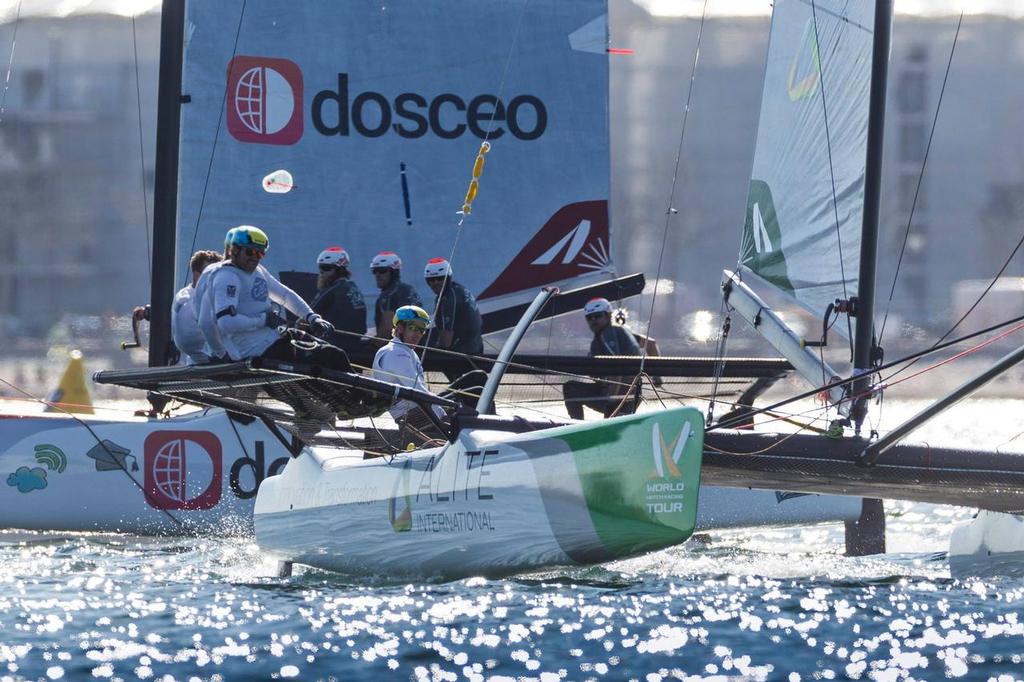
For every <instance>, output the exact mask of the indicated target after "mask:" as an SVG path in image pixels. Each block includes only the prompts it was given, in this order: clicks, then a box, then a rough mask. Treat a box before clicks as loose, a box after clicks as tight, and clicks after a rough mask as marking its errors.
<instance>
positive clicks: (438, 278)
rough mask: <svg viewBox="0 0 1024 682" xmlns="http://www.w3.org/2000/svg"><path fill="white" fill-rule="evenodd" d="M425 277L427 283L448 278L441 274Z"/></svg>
mask: <svg viewBox="0 0 1024 682" xmlns="http://www.w3.org/2000/svg"><path fill="white" fill-rule="evenodd" d="M423 279H425V280H427V283H428V284H429V283H430V282H443V281H445V280H446V279H448V278H447V277H445V276H444V275H441V276H440V277H424V278H423Z"/></svg>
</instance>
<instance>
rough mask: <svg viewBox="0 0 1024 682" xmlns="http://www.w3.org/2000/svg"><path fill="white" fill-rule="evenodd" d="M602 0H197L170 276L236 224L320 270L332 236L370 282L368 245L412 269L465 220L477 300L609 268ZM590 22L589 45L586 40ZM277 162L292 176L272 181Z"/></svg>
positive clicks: (288, 259)
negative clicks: (268, 183) (256, 229)
mask: <svg viewBox="0 0 1024 682" xmlns="http://www.w3.org/2000/svg"><path fill="white" fill-rule="evenodd" d="M243 6H244V12H243ZM606 13H607V7H606V3H605V1H604V0H533V1H531V2H528V3H524V2H522V0H515V1H512V0H508V1H496V2H486V3H473V2H463V1H456V0H432V1H431V2H420V1H419V0H400V1H398V2H389V3H354V2H337V1H335V0H318V1H309V2H301V3H293V4H291V5H288V6H287V7H285V6H283V5H281V3H279V2H271V1H270V0H249V1H248V2H247V3H243V2H241V1H240V0H218V1H217V2H189V3H188V7H187V25H186V45H185V60H184V85H183V94H184V95H186V96H187V100H186V103H184V104H183V105H182V133H181V146H180V171H179V173H180V176H179V177H180V188H179V192H180V193H179V198H178V205H179V220H178V247H177V272H178V278H179V279H181V277H182V276H183V274H184V273H185V270H186V264H187V261H188V256H189V255H190V254H191V252H192V250H193V249H198V248H213V249H217V248H219V247H220V244H222V240H223V236H224V233H225V231H226V230H227V229H228V228H230V227H231V226H234V225H237V224H241V223H251V224H255V225H259V226H261V227H263V228H265V229H266V230H267V232H268V234H269V235H270V239H271V249H270V256H269V258H268V261H267V264H268V266H270V268H271V269H272V270H273V271H285V270H298V271H307V272H308V271H313V270H315V259H316V255H317V254H318V253H319V251H320V250H321V249H322V248H324V247H326V246H329V245H340V246H343V247H344V248H345V249H346V250H348V252H349V253H350V254H351V256H352V259H353V271H354V274H355V277H356V280H357V281H359V282H360V283H361V284H362V286H363V289H364V290H366V291H373V290H374V287H373V285H372V278H371V277H370V273H369V263H370V259H371V258H372V257H373V256H374V255H375V254H376V253H378V252H379V251H383V250H389V251H396V252H398V253H399V255H400V256H401V257H402V259H403V261H404V263H405V267H406V269H407V270H408V275H407V277H406V279H408V280H409V281H411V282H412V283H413V284H414V285H415V286H419V285H420V284H421V281H420V273H421V272H422V266H423V264H424V263H425V262H426V261H427V260H428V259H429V258H432V257H435V256H443V257H445V258H447V257H449V254H450V252H451V249H452V246H453V244H454V243H455V238H456V233H457V229H461V230H462V235H461V236H460V242H459V248H458V251H456V253H455V258H454V261H453V265H454V269H455V276H456V277H457V278H458V280H459V281H461V282H462V283H463V284H465V285H467V286H468V287H469V288H470V290H472V291H474V292H475V293H477V294H478V295H480V296H481V297H482V298H488V297H500V296H502V295H505V294H511V293H514V292H517V291H522V290H525V289H535V288H537V287H539V286H542V285H544V284H547V283H550V282H555V281H564V280H566V279H573V278H578V277H580V276H586V275H590V274H594V273H600V272H603V271H607V270H608V269H609V268H610V258H609V254H610V253H611V246H610V244H609V227H608V194H609V141H608V60H607V54H606V50H605V49H604V46H605V45H606V44H607V37H606V34H607V29H606V20H605V18H604V17H605V15H606ZM595 32H596V33H600V34H601V35H600V36H599V37H600V40H599V41H598V42H601V49H600V50H596V49H594V40H585V41H582V42H581V41H580V39H579V36H580V35H585V36H590V37H591V38H593V36H594V35H596V33H595ZM236 33H237V42H236ZM492 119H493V120H492ZM488 131H489V132H488ZM485 136H486V137H487V139H488V141H489V142H490V143H491V145H492V149H491V150H490V152H489V153H488V154H487V155H486V166H485V169H484V172H483V174H482V177H481V178H480V180H479V194H478V196H477V198H476V200H475V202H474V203H473V205H472V214H471V216H469V218H468V219H467V220H466V221H465V222H464V224H463V227H462V228H457V227H456V226H457V224H458V221H459V218H460V216H458V215H456V212H457V211H459V210H460V209H461V208H462V205H463V200H464V197H465V196H466V192H467V187H468V185H469V181H470V179H471V178H472V174H473V164H474V159H475V158H476V156H477V153H478V151H479V150H480V146H481V142H482V140H483V139H484V137H485ZM278 170H285V171H287V172H288V173H290V175H291V178H292V182H291V184H290V186H289V187H288V191H287V192H285V191H276V192H268V191H265V187H264V186H263V185H264V183H263V179H264V178H265V177H267V175H268V173H273V172H275V171H278ZM559 244H561V245H562V246H561V248H555V246H556V245H559ZM423 288H424V289H425V287H423Z"/></svg>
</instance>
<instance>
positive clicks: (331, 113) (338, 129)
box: [311, 73, 548, 140]
mask: <svg viewBox="0 0 1024 682" xmlns="http://www.w3.org/2000/svg"><path fill="white" fill-rule="evenodd" d="M311 114H312V117H313V127H314V128H316V130H317V132H319V133H320V134H321V135H341V136H342V137H347V136H348V135H350V134H351V132H352V131H355V132H356V133H357V134H359V135H362V136H363V137H380V136H382V135H384V134H385V133H387V132H388V131H389V130H392V131H394V132H395V133H397V134H398V135H399V136H401V137H405V138H417V137H423V136H424V135H426V134H427V132H431V133H433V134H434V135H437V136H438V137H440V138H442V139H445V140H454V139H455V138H458V137H462V136H463V135H464V134H465V133H466V131H467V130H468V131H469V132H470V133H471V134H472V135H475V136H476V137H478V138H480V139H484V137H487V138H488V139H491V140H496V139H498V138H500V137H501V136H503V135H504V134H505V128H503V127H501V126H498V127H496V128H494V129H493V130H491V133H490V135H488V134H487V131H486V130H485V128H484V126H485V125H486V124H488V123H489V122H491V121H492V120H493V121H494V122H495V123H501V122H502V121H504V123H505V125H506V126H507V128H508V132H509V133H511V134H512V136H513V137H516V138H519V139H520V140H536V139H537V138H538V137H540V136H541V135H543V134H544V131H545V130H546V129H547V126H548V112H547V108H546V107H545V106H544V103H543V102H542V101H541V100H540V99H539V98H537V97H534V96H533V95H518V96H516V97H513V98H512V99H510V100H509V101H508V104H505V102H503V101H502V100H500V99H498V98H497V97H496V96H494V95H486V94H485V95H477V96H475V97H473V98H472V99H470V100H469V102H468V103H467V102H466V100H465V99H463V98H462V97H459V96H458V95H456V94H454V93H450V92H442V93H440V94H438V95H436V96H435V97H433V99H430V100H428V99H427V98H426V97H424V96H423V95H420V94H417V93H415V92H403V93H401V94H398V95H396V96H395V99H394V101H393V102H392V101H390V100H389V99H388V98H387V96H385V95H384V94H382V93H379V92H373V91H372V90H368V91H366V92H361V93H359V94H358V95H356V96H355V97H352V98H351V100H350V97H349V83H348V74H347V73H339V74H338V86H337V89H336V90H321V91H320V92H318V93H316V95H315V96H314V97H313V105H312V107H311Z"/></svg>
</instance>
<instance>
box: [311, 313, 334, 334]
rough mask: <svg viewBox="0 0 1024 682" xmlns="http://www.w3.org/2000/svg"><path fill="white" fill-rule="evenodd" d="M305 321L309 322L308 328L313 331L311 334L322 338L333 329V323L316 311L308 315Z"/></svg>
mask: <svg viewBox="0 0 1024 682" xmlns="http://www.w3.org/2000/svg"><path fill="white" fill-rule="evenodd" d="M306 321H307V322H308V323H309V330H310V331H311V332H312V333H313V336H319V337H320V338H324V337H325V336H327V335H328V334H330V333H331V332H333V331H334V325H333V324H331V323H330V322H328V321H327V320H325V319H324V318H322V317H320V316H319V315H317V314H316V313H313V314H312V315H310V316H309V318H308V319H307V320H306Z"/></svg>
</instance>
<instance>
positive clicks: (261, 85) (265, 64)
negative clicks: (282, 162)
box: [227, 56, 302, 145]
mask: <svg viewBox="0 0 1024 682" xmlns="http://www.w3.org/2000/svg"><path fill="white" fill-rule="evenodd" d="M227 95H228V102H227V117H228V132H229V133H231V135H232V136H233V137H234V138H235V139H236V140H238V141H240V142H259V143H262V144H280V145H288V144H295V143H296V142H298V141H299V138H300V137H302V71H300V70H299V67H298V66H297V65H296V64H295V62H292V61H289V60H287V59H272V58H269V57H244V56H239V57H235V58H234V59H232V60H231V63H230V64H228V88H227Z"/></svg>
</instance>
